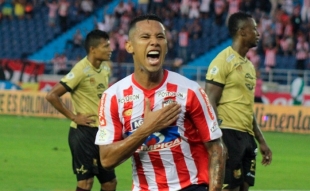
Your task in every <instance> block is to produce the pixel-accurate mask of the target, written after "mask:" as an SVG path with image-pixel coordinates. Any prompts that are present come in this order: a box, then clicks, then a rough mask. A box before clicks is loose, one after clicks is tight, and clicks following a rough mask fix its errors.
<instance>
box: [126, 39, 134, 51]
mask: <svg viewBox="0 0 310 191" xmlns="http://www.w3.org/2000/svg"><path fill="white" fill-rule="evenodd" d="M125 48H126V50H127V52H128V53H129V54H133V47H132V44H131V41H130V40H128V41H126V46H125Z"/></svg>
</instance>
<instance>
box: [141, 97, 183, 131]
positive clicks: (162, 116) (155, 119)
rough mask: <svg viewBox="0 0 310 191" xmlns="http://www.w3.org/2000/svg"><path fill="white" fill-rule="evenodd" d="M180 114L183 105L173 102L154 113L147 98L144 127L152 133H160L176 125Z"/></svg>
mask: <svg viewBox="0 0 310 191" xmlns="http://www.w3.org/2000/svg"><path fill="white" fill-rule="evenodd" d="M180 112H181V105H180V104H178V103H177V102H172V103H170V104H169V105H167V106H165V107H163V108H162V109H159V110H157V111H152V110H151V104H150V101H149V99H147V98H146V99H145V109H144V121H143V126H145V127H147V128H148V129H149V130H150V131H151V132H150V133H154V132H158V131H160V130H162V129H164V128H165V127H168V126H169V125H171V124H172V123H174V122H175V121H176V120H177V119H178V117H179V114H180ZM150 127H151V128H150Z"/></svg>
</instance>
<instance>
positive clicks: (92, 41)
mask: <svg viewBox="0 0 310 191" xmlns="http://www.w3.org/2000/svg"><path fill="white" fill-rule="evenodd" d="M102 38H103V39H105V40H109V34H108V33H107V32H105V31H102V30H97V29H96V30H92V31H91V32H89V33H88V34H87V35H86V39H85V45H84V46H85V50H86V52H87V54H88V53H89V48H90V47H91V46H93V47H96V46H98V45H99V43H100V41H99V40H100V39H102Z"/></svg>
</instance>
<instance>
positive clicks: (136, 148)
mask: <svg viewBox="0 0 310 191" xmlns="http://www.w3.org/2000/svg"><path fill="white" fill-rule="evenodd" d="M129 29H130V30H129V40H128V42H127V43H126V50H127V51H128V52H129V53H130V54H132V56H133V60H134V73H133V74H132V75H129V76H128V77H126V78H124V79H122V80H121V81H119V82H118V83H116V84H114V85H113V86H111V87H110V88H109V89H108V90H106V91H105V92H104V94H103V95H102V98H101V103H100V107H99V119H100V120H99V121H100V127H99V131H98V133H97V137H96V144H98V145H99V148H100V158H101V163H102V165H103V166H104V167H105V168H107V169H113V168H115V167H116V166H118V165H119V164H121V163H122V162H124V161H125V160H126V159H128V158H129V157H132V167H133V187H132V190H134V191H138V190H139V191H140V190H152V191H156V190H160V191H162V190H188V191H190V190H195V191H206V190H207V188H208V190H210V191H215V190H218V191H220V190H221V189H222V181H223V176H224V169H223V168H224V166H225V159H226V154H225V148H224V145H223V143H222V142H221V139H220V138H221V136H222V132H221V130H220V128H219V127H218V124H217V119H216V116H215V113H214V111H213V109H212V106H211V105H210V104H209V101H208V96H207V95H206V94H205V92H204V90H203V89H202V88H201V87H200V86H199V85H198V84H197V83H196V82H194V81H191V80H188V79H187V78H185V77H183V76H181V75H179V74H177V73H174V72H170V71H167V70H164V69H163V62H164V59H165V55H166V53H167V51H168V50H167V39H166V35H165V28H164V26H163V24H162V21H161V19H160V18H159V17H157V16H156V15H141V16H139V17H137V18H135V19H133V20H132V22H131V24H130V26H129Z"/></svg>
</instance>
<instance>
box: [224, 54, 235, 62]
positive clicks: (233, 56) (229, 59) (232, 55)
mask: <svg viewBox="0 0 310 191" xmlns="http://www.w3.org/2000/svg"><path fill="white" fill-rule="evenodd" d="M234 58H235V55H234V54H231V55H229V56H228V57H227V58H226V62H230V61H232V59H234Z"/></svg>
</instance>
